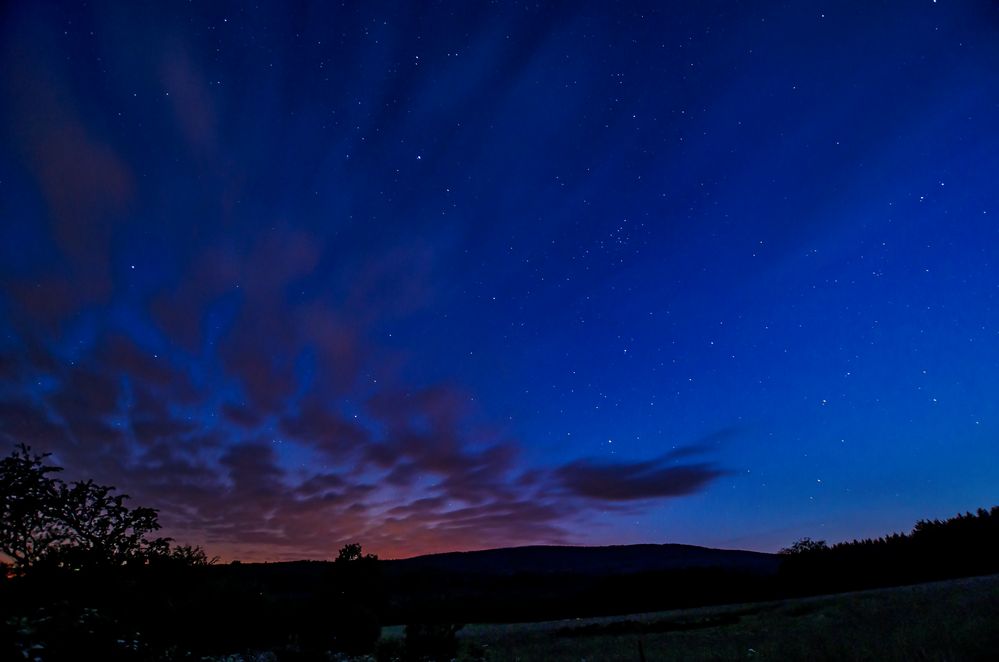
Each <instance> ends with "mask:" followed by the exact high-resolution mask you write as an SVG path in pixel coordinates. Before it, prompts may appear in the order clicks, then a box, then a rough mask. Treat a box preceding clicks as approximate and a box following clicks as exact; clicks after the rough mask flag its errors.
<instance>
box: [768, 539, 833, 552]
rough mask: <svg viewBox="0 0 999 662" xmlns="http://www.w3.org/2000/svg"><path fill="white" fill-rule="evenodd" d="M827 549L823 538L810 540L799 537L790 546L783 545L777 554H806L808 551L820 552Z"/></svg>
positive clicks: (827, 546)
mask: <svg viewBox="0 0 999 662" xmlns="http://www.w3.org/2000/svg"><path fill="white" fill-rule="evenodd" d="M827 549H829V545H827V544H826V541H825V540H812V539H811V538H807V537H806V538H801V539H800V540H796V541H794V542H793V543H792V544H791V546H790V547H783V548H781V549H780V550H779V551H778V552H777V553H778V554H808V553H810V552H820V551H823V550H827Z"/></svg>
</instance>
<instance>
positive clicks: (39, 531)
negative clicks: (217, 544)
mask: <svg viewBox="0 0 999 662" xmlns="http://www.w3.org/2000/svg"><path fill="white" fill-rule="evenodd" d="M47 457H49V454H47V453H46V454H42V455H37V454H34V453H32V452H31V448H30V447H28V446H26V445H25V444H19V445H18V446H17V447H16V448H15V449H14V451H13V452H12V453H11V454H10V455H8V456H7V457H5V458H3V459H2V460H0V552H3V554H4V555H6V556H7V557H9V558H10V560H11V561H12V566H13V569H14V571H15V572H17V573H23V572H25V571H27V570H28V569H30V568H33V567H36V566H39V565H42V564H53V565H58V566H62V567H66V568H71V569H80V568H83V567H89V566H121V565H128V564H144V563H146V562H148V561H149V560H150V559H153V558H161V557H167V556H169V555H171V551H170V539H169V538H154V537H151V536H150V534H151V533H153V532H154V531H157V530H158V529H159V528H160V524H159V522H158V521H157V516H156V510H154V509H153V508H141V507H140V508H129V507H128V506H127V505H125V500H126V499H128V495H126V494H115V488H114V487H110V486H106V485H98V484H97V483H95V482H94V481H92V480H86V481H75V482H72V483H66V482H63V481H62V480H60V479H58V478H56V477H54V476H53V475H52V474H56V473H58V472H60V471H62V468H61V467H57V466H53V465H49V464H46V458H47ZM178 553H179V556H177V560H183V558H185V557H190V559H191V560H192V561H199V560H202V559H203V557H204V554H203V553H201V554H200V556H199V554H198V553H197V552H195V551H194V549H193V548H189V549H188V550H187V553H186V554H185V553H182V552H177V550H175V551H174V555H177V554H178Z"/></svg>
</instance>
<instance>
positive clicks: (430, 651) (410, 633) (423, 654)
mask: <svg viewBox="0 0 999 662" xmlns="http://www.w3.org/2000/svg"><path fill="white" fill-rule="evenodd" d="M463 627H464V625H463V624H458V623H410V624H409V625H407V626H406V657H407V659H409V660H421V661H422V660H452V659H454V658H455V657H457V655H458V631H459V630H461V628H463Z"/></svg>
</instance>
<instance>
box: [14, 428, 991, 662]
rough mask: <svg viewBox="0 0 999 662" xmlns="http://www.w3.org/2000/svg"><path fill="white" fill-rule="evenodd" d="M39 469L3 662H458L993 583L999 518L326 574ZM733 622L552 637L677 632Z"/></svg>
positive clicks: (335, 566)
mask: <svg viewBox="0 0 999 662" xmlns="http://www.w3.org/2000/svg"><path fill="white" fill-rule="evenodd" d="M47 457H48V456H46V455H44V454H36V453H34V452H33V451H32V450H31V449H30V448H29V447H27V446H24V445H21V446H18V447H17V448H16V449H15V450H14V451H13V452H12V453H11V454H10V455H8V456H7V457H5V458H4V459H3V460H2V461H0V492H2V494H0V505H2V516H3V517H2V526H0V551H2V552H3V554H4V556H5V557H6V564H5V566H4V569H5V572H4V579H3V581H2V584H0V598H2V599H0V605H2V606H0V622H2V626H0V627H2V631H0V632H2V637H0V641H2V644H0V645H2V649H0V656H2V657H3V659H11V660H14V659H32V660H36V659H37V660H70V659H103V660H173V659H178V660H201V659H206V658H208V659H216V657H219V656H227V655H241V654H248V651H256V652H258V653H259V652H260V651H266V655H268V656H270V657H269V658H267V659H275V660H325V659H331V657H330V656H331V655H341V656H363V655H377V656H378V658H379V659H400V660H403V659H406V660H418V659H419V660H423V659H426V660H434V659H452V658H454V657H455V656H457V655H458V652H459V645H458V644H459V640H458V634H459V633H460V632H461V630H462V627H463V625H464V624H466V623H473V622H518V621H542V620H553V619H565V618H579V617H594V616H609V615H613V614H629V613H636V612H652V611H659V610H664V609H675V608H694V607H704V606H706V605H721V604H730V603H756V602H761V601H774V600H787V599H792V598H801V597H804V596H814V595H819V594H833V593H839V592H845V591H858V590H864V589H872V588H883V587H892V586H901V585H908V584H917V583H921V582H932V581H938V580H947V579H955V578H961V577H971V576H976V575H988V574H993V573H997V572H999V507H992V508H991V509H990V510H986V509H980V510H978V511H977V512H976V513H965V514H958V515H956V516H955V517H952V518H949V519H946V520H921V521H919V522H917V523H916V525H915V526H914V528H913V529H912V531H911V532H909V533H894V534H890V535H887V536H884V537H881V538H877V539H864V540H854V541H852V542H843V543H837V544H833V545H829V544H827V543H826V542H825V541H816V540H811V539H808V538H804V539H800V540H798V541H795V542H794V543H792V544H790V545H789V546H788V547H786V548H784V549H782V550H781V551H780V553H779V554H776V555H768V554H759V553H753V552H736V551H725V550H710V549H705V548H697V547H690V546H683V545H635V546H621V547H609V548H574V547H533V548H531V547H528V548H511V549H500V550H490V551H485V552H468V553H460V554H441V555H432V556H428V557H418V558H414V559H408V560H401V561H383V560H379V559H378V558H377V557H376V556H374V555H372V554H366V553H364V551H363V548H362V546H361V544H358V543H351V544H348V545H345V546H343V547H342V548H341V549H340V550H339V552H338V554H337V556H336V557H335V559H334V560H333V561H331V562H322V561H302V562H289V563H262V564H257V563H253V564H251V563H239V562H232V563H228V564H220V563H219V562H218V560H217V559H214V558H209V557H208V555H207V554H206V553H205V551H204V550H203V549H201V548H200V547H196V546H188V545H178V544H176V543H175V542H174V541H172V540H170V539H168V538H163V537H156V532H157V531H158V530H159V528H160V527H159V523H158V520H157V512H156V511H155V510H153V509H150V508H146V507H131V506H129V505H128V503H127V501H128V497H127V496H126V495H122V494H118V493H117V492H116V490H115V488H113V487H110V486H104V485H98V484H96V483H94V482H93V481H90V480H88V481H76V482H70V483H67V482H64V481H62V480H61V479H60V478H59V472H60V471H61V468H60V467H58V466H54V465H51V464H49V463H48V461H47ZM752 612H753V609H752V608H750V609H749V611H748V612H746V613H752ZM739 618H740V616H739V613H738V612H728V613H725V614H722V615H719V616H707V617H702V618H700V619H699V620H697V619H695V620H687V621H683V622H680V623H667V624H654V623H653V624H649V623H639V622H637V621H618V622H614V623H610V624H600V623H597V624H594V625H588V626H584V627H572V626H570V627H562V628H561V629H560V630H557V631H556V633H557V634H558V636H561V637H570V638H579V637H586V636H595V635H604V636H607V635H621V634H626V633H633V632H641V633H646V634H647V633H650V632H678V631H688V630H697V629H704V628H712V627H723V626H725V625H727V624H732V623H736V622H738V621H739ZM387 625H393V626H394V625H405V630H404V635H405V636H404V637H403V638H401V639H388V640H386V639H385V638H384V637H381V634H382V629H383V626H387ZM469 650H470V651H471V652H469ZM258 653H255V654H258ZM641 654H642V656H645V651H644V648H643V649H642V653H641ZM464 655H465V656H466V657H467V656H469V655H471V656H472V657H476V656H477V657H480V658H482V659H485V656H486V652H485V651H483V650H476V649H474V648H472V649H467V650H465V651H464ZM213 656H216V657H213Z"/></svg>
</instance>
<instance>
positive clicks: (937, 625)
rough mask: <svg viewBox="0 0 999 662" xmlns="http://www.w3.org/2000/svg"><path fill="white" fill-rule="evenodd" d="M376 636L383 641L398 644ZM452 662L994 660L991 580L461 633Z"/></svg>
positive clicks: (997, 604) (996, 627)
mask: <svg viewBox="0 0 999 662" xmlns="http://www.w3.org/2000/svg"><path fill="white" fill-rule="evenodd" d="M401 636H402V629H401V628H386V630H385V631H383V637H386V638H393V637H401ZM460 637H461V641H462V644H461V650H462V655H461V659H486V660H525V661H526V660H590V661H597V660H633V661H637V660H640V659H642V658H641V653H640V650H641V652H642V653H644V658H645V659H646V660H650V661H651V660H745V659H754V660H999V575H994V576H991V577H976V578H969V579H959V580H954V581H947V582H935V583H931V584H921V585H917V586H906V587H901V588H891V589H881V590H873V591H862V592H856V593H846V594H841V595H833V596H821V597H814V598H803V599H798V600H785V601H780V602H768V603H755V604H744V605H727V606H724V607H708V608H702V609H688V610H678V611H667V612H658V613H649V614H634V615H630V616H615V617H610V618H594V619H576V620H565V621H548V622H543V623H518V624H509V625H492V624H478V625H468V626H466V627H465V628H464V629H463V630H462V631H461V632H460Z"/></svg>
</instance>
